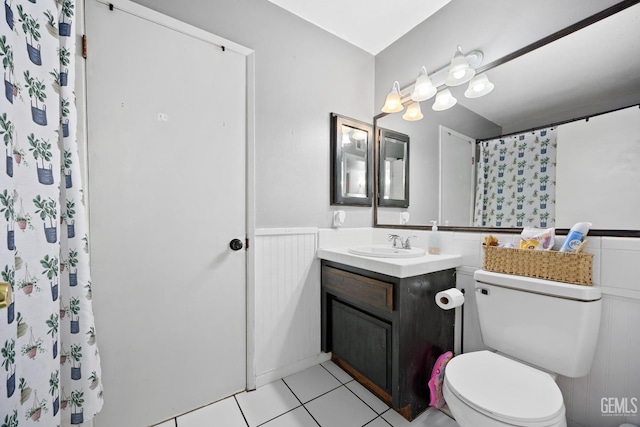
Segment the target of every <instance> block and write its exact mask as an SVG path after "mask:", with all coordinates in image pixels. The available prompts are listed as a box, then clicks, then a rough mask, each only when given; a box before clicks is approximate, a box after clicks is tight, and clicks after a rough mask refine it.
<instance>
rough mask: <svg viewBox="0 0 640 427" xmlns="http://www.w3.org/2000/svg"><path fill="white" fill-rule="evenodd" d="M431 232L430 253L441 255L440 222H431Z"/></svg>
mask: <svg viewBox="0 0 640 427" xmlns="http://www.w3.org/2000/svg"><path fill="white" fill-rule="evenodd" d="M431 223H432V224H433V225H432V226H431V231H430V232H429V245H428V248H429V250H428V251H429V253H430V254H431V255H440V232H439V231H438V221H435V220H433V221H431Z"/></svg>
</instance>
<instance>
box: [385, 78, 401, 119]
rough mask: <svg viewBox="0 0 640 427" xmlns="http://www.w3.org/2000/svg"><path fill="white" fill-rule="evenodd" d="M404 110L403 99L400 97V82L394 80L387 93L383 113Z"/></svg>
mask: <svg viewBox="0 0 640 427" xmlns="http://www.w3.org/2000/svg"><path fill="white" fill-rule="evenodd" d="M402 110H404V106H403V105H402V100H401V99H400V83H398V82H397V81H395V82H393V86H391V91H390V92H389V95H387V99H386V100H385V101H384V107H382V112H383V113H398V112H400V111H402Z"/></svg>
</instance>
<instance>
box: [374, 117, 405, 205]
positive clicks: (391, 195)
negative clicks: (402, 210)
mask: <svg viewBox="0 0 640 427" xmlns="http://www.w3.org/2000/svg"><path fill="white" fill-rule="evenodd" d="M378 140H379V141H380V169H379V170H380V183H381V185H380V187H379V189H380V197H379V199H378V204H379V205H380V206H397V207H408V206H409V136H408V135H405V134H402V133H398V132H394V131H391V130H388V129H379V136H378Z"/></svg>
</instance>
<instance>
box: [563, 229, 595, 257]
mask: <svg viewBox="0 0 640 427" xmlns="http://www.w3.org/2000/svg"><path fill="white" fill-rule="evenodd" d="M591 225H592V224H591V223H590V222H578V223H577V224H575V225H574V226H573V227H571V230H569V234H567V239H566V240H565V241H564V243H563V244H562V247H561V248H560V252H575V251H576V249H578V246H580V244H581V243H582V241H583V240H584V236H586V235H587V233H588V232H589V229H590V228H591Z"/></svg>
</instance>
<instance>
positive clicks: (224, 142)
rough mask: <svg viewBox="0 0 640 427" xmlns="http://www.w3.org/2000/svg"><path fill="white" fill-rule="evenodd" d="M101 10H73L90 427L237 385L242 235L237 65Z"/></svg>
mask: <svg viewBox="0 0 640 427" xmlns="http://www.w3.org/2000/svg"><path fill="white" fill-rule="evenodd" d="M114 3H117V4H121V5H123V7H122V8H121V7H115V8H114V10H110V8H109V7H108V6H107V5H105V4H102V3H99V2H97V1H95V0H88V1H87V15H86V16H87V33H88V46H89V52H88V58H87V82H88V83H87V110H88V171H89V172H88V173H89V200H90V225H91V234H90V236H91V251H92V272H93V278H92V279H93V280H92V281H93V284H94V285H93V287H94V289H93V292H94V293H93V295H94V304H95V312H96V328H97V332H98V334H99V337H100V342H99V344H100V349H101V355H102V364H103V383H104V385H105V392H104V399H105V405H104V409H103V412H102V413H101V414H99V415H98V417H97V418H96V426H98V427H102V426H115V425H118V426H121V427H124V426H142V425H150V424H154V423H157V422H159V421H161V420H163V419H167V418H169V417H171V416H175V415H176V414H180V413H183V412H186V411H189V410H192V409H195V408H198V407H200V406H203V405H206V404H208V403H211V402H213V401H215V400H218V399H220V398H223V397H225V396H228V395H230V394H233V393H234V392H237V391H240V390H243V389H244V388H245V384H246V371H245V367H246V320H245V319H246V288H245V283H246V252H245V250H244V249H242V250H238V251H233V250H231V249H230V241H231V240H232V239H240V240H241V241H242V242H244V239H245V224H246V212H245V211H246V209H245V197H246V179H245V175H246V169H245V168H246V166H245V158H246V156H245V147H246V138H245V126H246V112H245V107H246V57H245V56H244V55H242V54H239V53H236V52H234V51H232V50H230V49H228V48H227V49H224V50H223V49H221V48H220V47H219V46H216V45H214V44H212V43H210V42H208V41H206V40H203V39H205V37H203V34H202V33H203V32H201V31H200V32H198V31H197V30H196V31H195V34H196V36H193V35H192V34H191V35H190V27H189V26H187V25H185V24H181V23H179V22H177V21H173V20H171V19H166V17H164V16H162V15H159V14H156V13H153V12H151V11H149V10H147V9H145V8H142V7H139V6H135V5H131V6H126V5H124V2H114ZM125 6H126V7H125ZM123 9H126V11H125V10H123ZM136 15H138V16H136ZM140 15H141V16H142V17H141V16H140ZM159 22H161V23H159ZM169 27H172V28H179V31H177V30H175V29H171V28H169Z"/></svg>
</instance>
